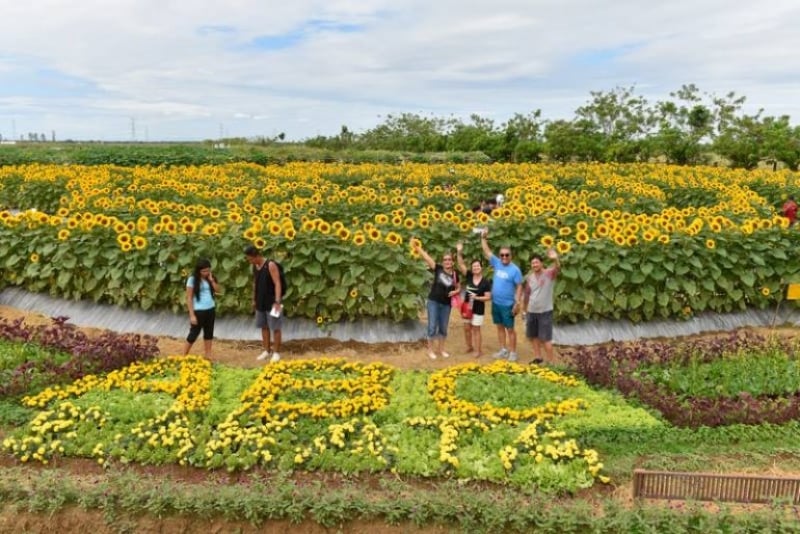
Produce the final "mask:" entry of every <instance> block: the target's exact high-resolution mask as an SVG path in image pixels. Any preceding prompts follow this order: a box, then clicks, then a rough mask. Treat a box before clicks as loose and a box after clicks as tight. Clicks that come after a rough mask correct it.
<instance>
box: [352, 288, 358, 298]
mask: <svg viewBox="0 0 800 534" xmlns="http://www.w3.org/2000/svg"><path fill="white" fill-rule="evenodd" d="M357 296H358V289H356V288H355V287H354V288H353V289H351V290H350V298H351V299H354V298H356V297H357Z"/></svg>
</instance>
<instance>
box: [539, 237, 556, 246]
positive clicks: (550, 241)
mask: <svg viewBox="0 0 800 534" xmlns="http://www.w3.org/2000/svg"><path fill="white" fill-rule="evenodd" d="M555 241H556V240H555V238H553V236H551V235H543V236H542V238H541V239H539V243H541V244H542V246H543V247H548V248H549V247H552V246H553V243H555Z"/></svg>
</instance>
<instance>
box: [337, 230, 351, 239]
mask: <svg viewBox="0 0 800 534" xmlns="http://www.w3.org/2000/svg"><path fill="white" fill-rule="evenodd" d="M336 235H337V236H339V239H341V240H342V241H347V240H348V239H350V230H348V229H347V228H339V229H338V230H336Z"/></svg>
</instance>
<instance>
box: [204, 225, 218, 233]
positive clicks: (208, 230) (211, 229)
mask: <svg viewBox="0 0 800 534" xmlns="http://www.w3.org/2000/svg"><path fill="white" fill-rule="evenodd" d="M218 233H219V229H218V228H217V225H216V224H207V225H205V226H204V227H203V235H217V234H218Z"/></svg>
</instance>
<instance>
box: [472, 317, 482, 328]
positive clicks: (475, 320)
mask: <svg viewBox="0 0 800 534" xmlns="http://www.w3.org/2000/svg"><path fill="white" fill-rule="evenodd" d="M483 317H484V316H483V315H473V316H472V321H470V324H471V325H472V326H481V325H482V324H483Z"/></svg>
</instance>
